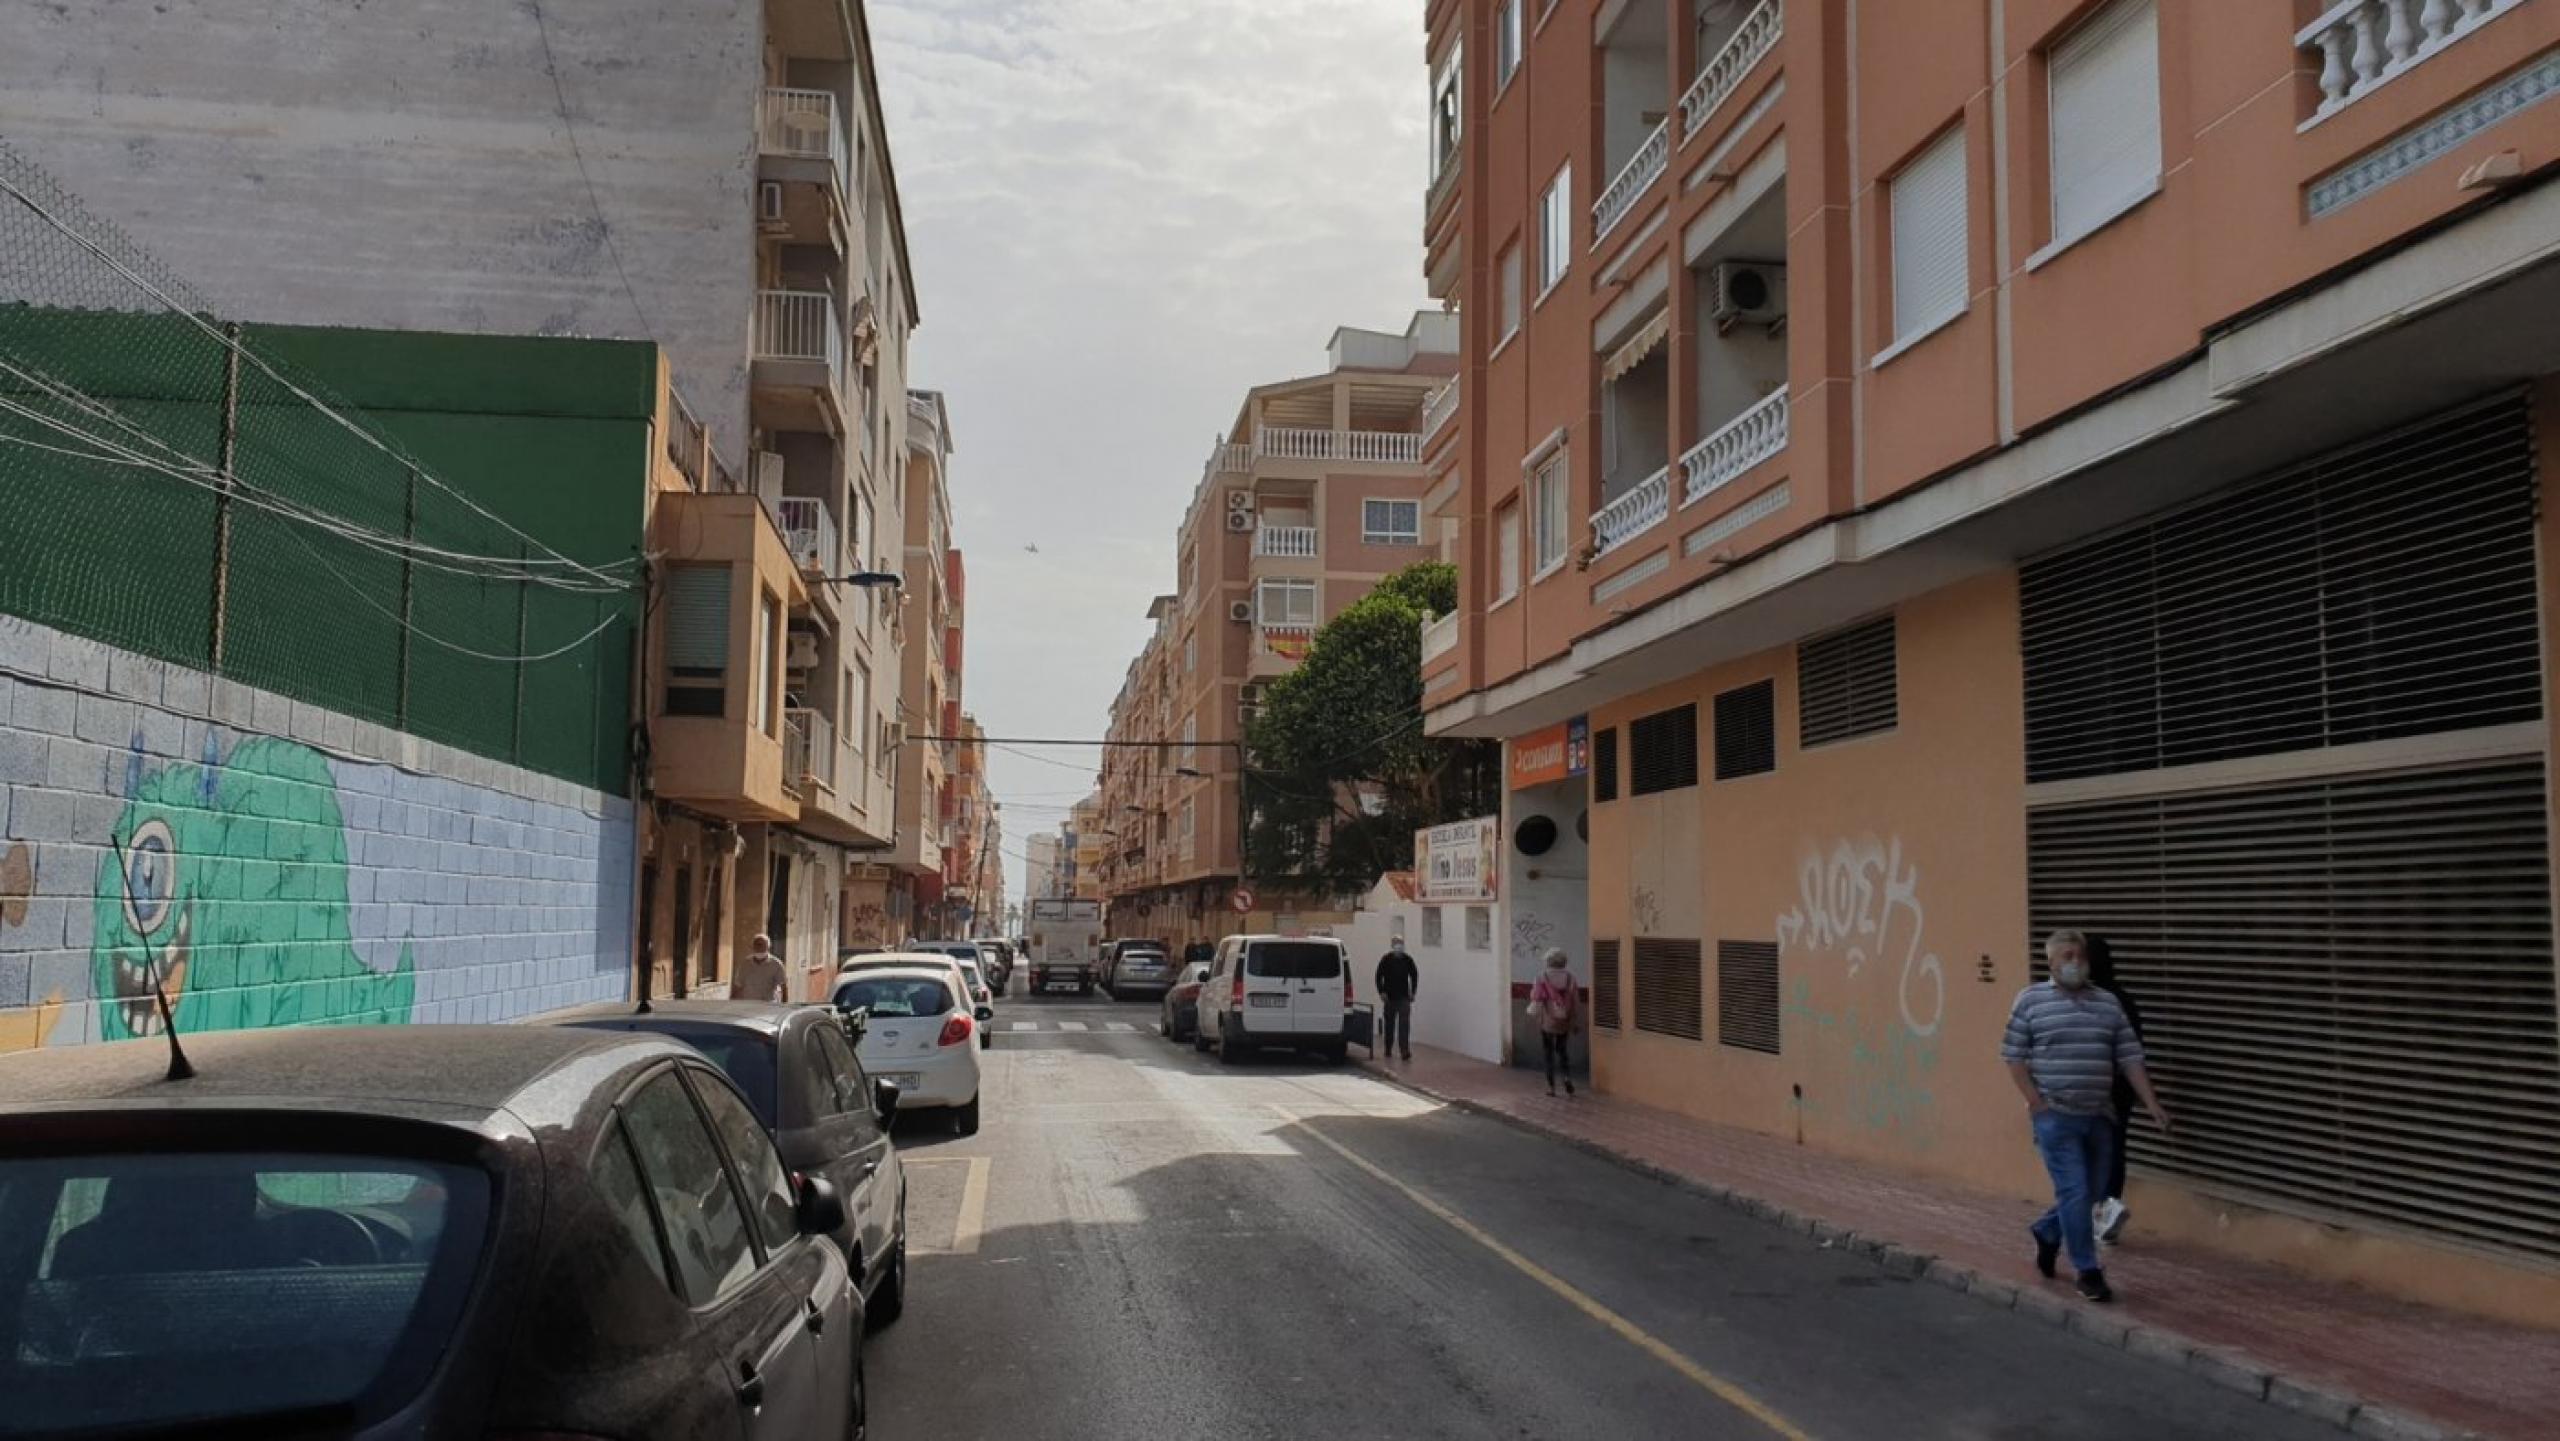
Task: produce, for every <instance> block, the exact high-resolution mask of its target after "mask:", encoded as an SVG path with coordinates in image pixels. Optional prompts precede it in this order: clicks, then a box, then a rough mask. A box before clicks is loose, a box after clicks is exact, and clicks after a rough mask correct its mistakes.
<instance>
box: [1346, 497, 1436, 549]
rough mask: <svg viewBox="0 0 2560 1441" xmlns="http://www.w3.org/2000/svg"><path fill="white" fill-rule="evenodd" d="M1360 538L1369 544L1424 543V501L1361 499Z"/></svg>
mask: <svg viewBox="0 0 2560 1441" xmlns="http://www.w3.org/2000/svg"><path fill="white" fill-rule="evenodd" d="M1360 539H1361V540H1362V541H1363V542H1365V543H1367V544H1369V545H1420V544H1422V502H1421V501H1418V500H1364V501H1362V502H1360Z"/></svg>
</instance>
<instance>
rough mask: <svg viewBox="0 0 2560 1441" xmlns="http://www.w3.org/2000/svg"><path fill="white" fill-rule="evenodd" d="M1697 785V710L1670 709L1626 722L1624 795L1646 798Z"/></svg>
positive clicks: (1674, 707)
mask: <svg viewBox="0 0 2560 1441" xmlns="http://www.w3.org/2000/svg"><path fill="white" fill-rule="evenodd" d="M1697 783H1698V708H1697V707H1696V706H1694V705H1684V706H1673V707H1672V708H1671V709H1669V710H1666V711H1656V712H1655V713H1653V714H1652V715H1649V716H1640V717H1638V718H1636V719H1635V720H1632V721H1629V722H1628V723H1627V792H1628V794H1630V795H1639V796H1649V795H1653V794H1655V793H1656V792H1660V791H1676V790H1678V789H1680V788H1681V787H1683V786H1693V785H1696V784H1697Z"/></svg>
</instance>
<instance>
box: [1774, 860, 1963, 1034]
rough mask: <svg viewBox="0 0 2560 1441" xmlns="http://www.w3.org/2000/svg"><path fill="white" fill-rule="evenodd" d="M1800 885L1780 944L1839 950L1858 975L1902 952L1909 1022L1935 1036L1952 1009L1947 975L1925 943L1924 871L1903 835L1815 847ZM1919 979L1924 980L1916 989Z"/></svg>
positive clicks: (1899, 991) (1899, 994)
mask: <svg viewBox="0 0 2560 1441" xmlns="http://www.w3.org/2000/svg"><path fill="white" fill-rule="evenodd" d="M1796 883H1797V897H1796V905H1795V908H1794V909H1792V910H1789V911H1787V912H1785V913H1784V914H1782V915H1780V916H1779V917H1778V920H1777V932H1778V943H1779V944H1780V945H1781V946H1784V947H1787V948H1788V949H1791V950H1793V949H1798V948H1801V949H1803V950H1805V951H1811V952H1824V951H1837V952H1839V953H1840V954H1841V955H1842V957H1843V958H1844V959H1845V960H1846V961H1847V963H1848V968H1849V974H1850V975H1852V976H1855V975H1856V974H1858V972H1859V971H1860V970H1862V969H1863V968H1864V967H1865V966H1866V963H1867V962H1868V961H1869V960H1871V959H1872V960H1877V961H1881V962H1890V961H1892V960H1894V959H1896V953H1897V950H1898V953H1899V959H1900V961H1901V965H1902V973H1901V976H1900V978H1899V980H1898V982H1897V984H1896V986H1895V995H1896V999H1897V1000H1898V1002H1899V1003H1900V1005H1901V1009H1902V1022H1903V1024H1904V1025H1906V1026H1908V1027H1910V1028H1911V1033H1912V1034H1913V1035H1915V1036H1932V1035H1936V1034H1937V1031H1938V1023H1939V1021H1940V1020H1941V1019H1943V1018H1944V1016H1945V1013H1946V1008H1947V978H1946V972H1945V970H1944V968H1942V967H1941V966H1940V965H1939V964H1938V957H1937V953H1936V952H1934V951H1930V950H1928V949H1926V946H1925V943H1924V942H1925V935H1926V932H1927V929H1928V923H1929V918H1928V914H1927V912H1925V911H1924V910H1923V909H1922V908H1921V905H1920V870H1919V868H1918V867H1917V866H1914V865H1912V864H1911V863H1909V862H1908V861H1906V860H1904V859H1903V855H1902V838H1901V837H1900V836H1896V837H1894V838H1893V839H1892V840H1890V841H1878V840H1877V839H1876V838H1875V837H1873V836H1866V837H1862V838H1860V839H1857V840H1854V841H1853V840H1842V841H1839V842H1838V843H1836V844H1834V845H1833V846H1832V848H1831V849H1830V851H1829V852H1827V853H1826V852H1824V851H1822V850H1820V849H1819V848H1815V847H1808V848H1807V849H1806V851H1805V854H1804V859H1803V861H1802V863H1801V864H1800V865H1799V866H1798V867H1797V870H1796ZM1897 943H1898V945H1897ZM1915 977H1916V978H1919V979H1920V980H1921V981H1922V982H1924V983H1925V984H1922V985H1919V986H1917V987H1915V985H1914V978H1915ZM1915 990H1916V991H1917V992H1918V994H1919V997H1920V999H1919V1002H1918V1003H1917V1004H1915V1003H1914V999H1913V998H1914V993H1915Z"/></svg>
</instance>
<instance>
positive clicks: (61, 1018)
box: [0, 616, 632, 1051]
mask: <svg viewBox="0 0 2560 1441" xmlns="http://www.w3.org/2000/svg"><path fill="white" fill-rule="evenodd" d="M631 883H632V812H631V804H630V802H629V801H627V800H622V799H619V798H616V797H612V796H608V795H604V794H602V793H600V792H597V791H593V790H588V789H585V788H583V787H580V786H577V785H574V784H572V783H570V782H567V781H563V780H559V779H556V778H553V777H549V776H543V775H538V774H536V773H534V772H531V771H527V770H522V769H519V768H517V767H514V766H509V765H505V764H503V763H500V762H497V761H493V760H489V759H487V758H485V757H482V756H476V755H472V754H469V753H467V752H464V751H460V750H456V749H453V748H451V747H448V746H442V745H438V744H435V743H433V742H429V741H423V740H420V739H419V738H417V737H415V736H411V735H407V734H404V733H402V732H398V731H394V730H391V729H389V728H387V727H384V726H379V725H375V724H372V723H370V722H365V721H359V720H356V719H354V718H352V717H349V716H346V715H343V714H340V713H337V712H333V711H327V710H323V709H321V708H319V707H316V706H312V705H308V704H305V703H303V702H299V701H294V700H290V699H287V698H285V697H282V696H278V695H275V694H272V693H270V692H265V691H259V690H254V689H251V688H249V687H246V686H242V685H239V684H237V683H235V682H231V681H226V680H220V679H216V678H212V677H208V676H206V675H204V674H202V673H201V672H197V671H192V670H186V669H183V668H178V667H172V666H168V665H164V664H161V663H159V662H156V661H151V660H147V659H144V658H142V657H139V656H136V655H133V654H132V653H130V652H127V651H122V650H117V649H115V648H113V647H110V646H106V645H101V644H99V643H97V642H95V641H90V640H85V639H82V638H79V637H75V636H71V635H68V634H65V633H63V632H59V631H55V630H51V629H48V628H46V627H43V626H39V625H35V624H32V623H29V622H27V621H24V620H20V619H17V618H14V617H7V616H0V1051H6V1050H18V1049H25V1048H28V1047H32V1046H61V1045H73V1044H78V1043H81V1042H85V1041H96V1040H113V1039H120V1038H123V1037H126V1036H130V1035H132V1034H135V1033H136V1031H137V1030H146V1031H147V1030H149V1029H150V1028H151V1027H152V1026H153V1025H154V1024H155V1021H154V1020H153V1016H152V1012H153V1010H154V1007H153V1005H152V1004H151V1002H150V1001H149V1000H148V999H147V997H148V994H149V992H148V990H147V987H146V986H145V984H144V983H143V981H142V977H143V976H144V975H145V974H146V971H147V969H148V968H147V967H146V966H145V964H144V963H145V961H146V959H148V960H149V961H151V962H154V963H156V965H157V968H158V969H159V970H160V971H161V972H162V974H163V975H164V977H165V978H166V982H167V985H168V989H169V991H170V994H171V998H172V1000H173V1001H174V1002H175V1005H176V1011H177V1021H178V1026H179V1029H180V1030H181V1032H185V1031H190V1030H216V1029H235V1028H242V1027H262V1026H280V1025H306V1024H359V1023H366V1024H405V1023H411V1022H432V1021H503V1020H508V1019H511V1018H514V1017H517V1016H521V1015H526V1014H529V1013H532V1012H534V1011H539V1010H547V1009H550V1008H552V1007H556V1006H562V1005H569V1004H574V1003H576V1002H580V1001H589V1000H601V999H612V998H616V997H620V996H623V995H625V994H628V992H629V989H630V972H631V955H632V949H631V938H630V930H631V913H632V904H631Z"/></svg>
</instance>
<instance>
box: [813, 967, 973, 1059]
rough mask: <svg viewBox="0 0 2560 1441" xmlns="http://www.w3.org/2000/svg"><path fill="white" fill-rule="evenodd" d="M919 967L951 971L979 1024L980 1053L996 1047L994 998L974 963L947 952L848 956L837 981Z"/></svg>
mask: <svg viewBox="0 0 2560 1441" xmlns="http://www.w3.org/2000/svg"><path fill="white" fill-rule="evenodd" d="M918 965H922V966H947V967H949V968H950V970H951V974H952V977H953V979H954V980H956V981H957V982H958V983H959V986H960V994H962V995H963V996H966V997H968V998H969V1009H970V1010H971V1011H972V1012H973V1014H974V1015H975V1016H976V1019H977V1021H978V1023H979V1025H978V1049H980V1050H986V1049H988V1048H990V1047H992V1046H994V1045H995V1043H996V1035H995V1032H994V1031H993V1030H990V1029H988V1027H987V1024H986V1023H987V1022H990V1021H993V1020H994V1019H995V1018H996V1010H995V997H994V996H993V995H991V994H990V993H989V992H988V990H987V983H986V982H985V981H983V980H981V979H979V977H978V968H977V965H976V963H974V962H971V961H964V960H962V959H960V958H959V957H958V956H955V955H952V954H951V953H949V952H947V951H930V950H919V951H865V952H863V953H861V954H859V955H852V956H847V957H845V958H844V959H843V960H842V961H840V962H838V963H837V965H836V979H837V980H839V981H841V980H843V979H844V978H845V977H846V976H848V975H851V974H853V973H854V972H856V971H876V970H885V969H895V968H897V967H900V966H918Z"/></svg>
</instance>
